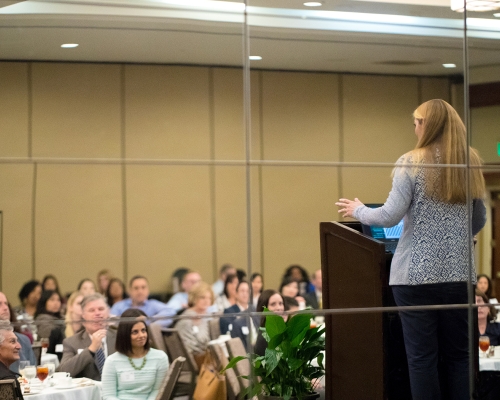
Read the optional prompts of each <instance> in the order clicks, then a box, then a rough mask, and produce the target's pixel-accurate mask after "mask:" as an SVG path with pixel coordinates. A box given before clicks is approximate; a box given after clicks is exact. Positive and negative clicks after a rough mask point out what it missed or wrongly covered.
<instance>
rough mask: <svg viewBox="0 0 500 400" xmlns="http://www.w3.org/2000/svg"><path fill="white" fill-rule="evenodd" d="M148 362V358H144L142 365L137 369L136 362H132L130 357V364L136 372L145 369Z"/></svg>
mask: <svg viewBox="0 0 500 400" xmlns="http://www.w3.org/2000/svg"><path fill="white" fill-rule="evenodd" d="M146 361H147V358H146V356H144V360H142V364H141V366H140V367H136V366H135V364H134V362H133V361H132V359H131V358H130V357H128V362H129V363H130V365H131V366H132V368H133V369H135V370H136V371H140V370H141V369H143V368H144V366H145V365H146Z"/></svg>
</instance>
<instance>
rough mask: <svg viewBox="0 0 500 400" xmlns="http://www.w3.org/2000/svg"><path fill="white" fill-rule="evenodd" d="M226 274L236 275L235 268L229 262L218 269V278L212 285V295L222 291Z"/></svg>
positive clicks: (217, 294) (219, 293)
mask: <svg viewBox="0 0 500 400" xmlns="http://www.w3.org/2000/svg"><path fill="white" fill-rule="evenodd" d="M228 275H236V268H234V267H233V266H232V265H231V264H224V265H223V266H222V267H221V268H220V271H219V279H218V280H217V281H215V283H214V284H213V285H212V291H213V292H214V296H215V297H217V296H219V295H221V294H222V292H223V291H224V283H225V282H226V278H227V276H228Z"/></svg>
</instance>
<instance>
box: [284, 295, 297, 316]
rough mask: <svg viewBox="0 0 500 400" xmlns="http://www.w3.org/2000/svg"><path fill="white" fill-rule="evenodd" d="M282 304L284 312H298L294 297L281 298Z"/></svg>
mask: <svg viewBox="0 0 500 400" xmlns="http://www.w3.org/2000/svg"><path fill="white" fill-rule="evenodd" d="M283 304H284V305H285V311H291V312H295V311H299V310H300V306H299V302H298V301H297V299H296V298H295V297H288V296H283ZM288 315H289V314H287V316H288Z"/></svg>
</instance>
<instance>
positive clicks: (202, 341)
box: [175, 282, 214, 363]
mask: <svg viewBox="0 0 500 400" xmlns="http://www.w3.org/2000/svg"><path fill="white" fill-rule="evenodd" d="M213 302H214V293H213V292H212V287H211V286H210V285H209V284H208V283H205V282H200V283H198V284H196V286H194V287H193V288H192V289H191V291H190V292H189V294H188V307H189V308H188V309H187V310H185V311H184V312H183V313H182V314H181V315H182V316H184V317H186V316H191V317H193V318H186V319H181V320H179V322H177V324H175V328H176V329H177V330H178V331H179V335H180V336H181V338H182V340H183V342H184V344H185V346H186V348H187V350H188V351H189V352H190V353H192V354H193V356H194V357H195V359H196V360H197V362H198V363H200V362H201V361H200V360H202V359H203V357H204V355H205V352H206V350H207V345H208V342H209V341H210V330H209V327H208V318H200V317H203V316H207V315H208V313H207V310H208V308H209V307H210V306H211V305H212V304H213Z"/></svg>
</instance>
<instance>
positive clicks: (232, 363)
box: [220, 356, 248, 374]
mask: <svg viewBox="0 0 500 400" xmlns="http://www.w3.org/2000/svg"><path fill="white" fill-rule="evenodd" d="M246 358H248V356H237V357H233V358H232V359H231V361H229V363H228V364H227V365H226V367H225V368H223V369H222V370H221V371H220V373H221V374H222V373H224V372H226V370H228V369H230V368H233V367H234V366H235V365H236V364H237V363H238V362H240V361H241V360H244V359H246Z"/></svg>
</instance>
